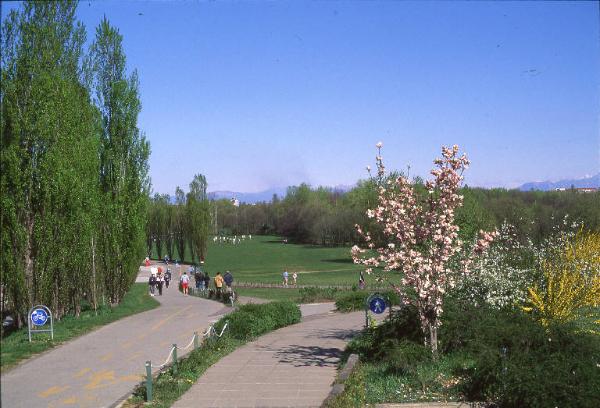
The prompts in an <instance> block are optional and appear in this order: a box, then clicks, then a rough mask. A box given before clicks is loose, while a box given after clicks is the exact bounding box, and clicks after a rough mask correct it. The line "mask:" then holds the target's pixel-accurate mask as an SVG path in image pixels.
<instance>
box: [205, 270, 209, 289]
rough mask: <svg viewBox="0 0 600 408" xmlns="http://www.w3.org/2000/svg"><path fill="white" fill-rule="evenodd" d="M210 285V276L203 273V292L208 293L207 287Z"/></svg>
mask: <svg viewBox="0 0 600 408" xmlns="http://www.w3.org/2000/svg"><path fill="white" fill-rule="evenodd" d="M209 285H210V275H209V274H208V272H205V273H204V290H205V291H206V292H207V293H208V286H209Z"/></svg>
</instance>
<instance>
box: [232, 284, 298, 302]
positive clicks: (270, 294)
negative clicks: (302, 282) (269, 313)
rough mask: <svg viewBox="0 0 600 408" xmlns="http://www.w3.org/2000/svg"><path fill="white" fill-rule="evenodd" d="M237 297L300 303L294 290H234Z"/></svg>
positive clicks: (296, 291)
mask: <svg viewBox="0 0 600 408" xmlns="http://www.w3.org/2000/svg"><path fill="white" fill-rule="evenodd" d="M235 292H236V293H237V294H238V296H250V297H254V298H259V299H267V300H290V301H292V302H299V301H300V293H299V291H298V289H296V288H289V289H273V288H239V287H238V288H235Z"/></svg>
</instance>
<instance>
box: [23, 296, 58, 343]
mask: <svg viewBox="0 0 600 408" xmlns="http://www.w3.org/2000/svg"><path fill="white" fill-rule="evenodd" d="M48 320H50V328H49V329H38V327H43V326H44V325H45V324H46V323H48ZM27 328H28V331H29V342H30V343H31V333H43V332H50V338H51V339H52V340H54V318H53V317H52V312H51V311H50V308H48V307H47V306H44V305H37V306H34V307H32V308H31V309H29V313H28V314H27Z"/></svg>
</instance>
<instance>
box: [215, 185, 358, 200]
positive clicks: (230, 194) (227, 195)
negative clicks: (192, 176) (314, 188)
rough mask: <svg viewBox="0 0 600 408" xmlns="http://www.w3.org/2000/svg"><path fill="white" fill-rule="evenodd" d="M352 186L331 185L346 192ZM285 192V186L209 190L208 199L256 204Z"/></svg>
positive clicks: (280, 196) (283, 195) (283, 194)
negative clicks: (257, 188) (262, 189)
mask: <svg viewBox="0 0 600 408" xmlns="http://www.w3.org/2000/svg"><path fill="white" fill-rule="evenodd" d="M353 188H354V186H347V185H341V184H340V185H337V186H335V187H332V189H333V190H334V191H340V192H346V191H350V190H352V189H353ZM286 193H287V187H276V188H271V189H268V190H265V191H259V192H257V193H242V192H239V191H210V192H209V193H208V199H209V200H222V199H226V200H230V199H232V198H235V199H236V200H238V201H239V202H240V203H246V204H256V203H262V202H270V201H271V200H272V199H273V195H274V194H277V197H279V198H280V199H281V198H284V197H285V195H286Z"/></svg>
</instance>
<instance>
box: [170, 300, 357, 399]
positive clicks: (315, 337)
mask: <svg viewBox="0 0 600 408" xmlns="http://www.w3.org/2000/svg"><path fill="white" fill-rule="evenodd" d="M301 309H302V312H303V313H302V314H303V321H302V322H301V323H298V324H295V325H293V326H288V327H285V328H282V329H279V330H276V331H274V332H272V333H269V334H267V335H264V336H262V337H260V338H258V339H257V340H255V341H253V342H252V343H249V344H246V345H245V346H243V347H241V348H239V349H237V350H235V351H234V352H233V353H231V354H229V355H228V356H226V357H224V358H222V359H221V360H220V361H219V362H217V363H216V364H215V365H213V366H212V367H210V368H209V369H208V370H207V371H206V372H205V373H204V375H203V376H202V377H200V378H199V379H198V381H197V382H196V383H195V384H194V385H193V386H192V388H190V390H189V391H188V392H187V393H186V394H184V395H183V396H182V397H181V398H180V399H179V400H178V401H177V402H176V403H175V404H174V405H173V407H174V408H192V407H228V408H234V407H320V406H321V404H322V403H323V401H324V400H325V398H327V395H328V394H329V392H330V390H331V388H332V384H333V382H334V380H335V377H336V375H337V366H338V363H339V361H340V357H341V354H342V351H343V350H344V348H345V346H346V344H347V342H348V341H349V340H350V339H351V338H352V337H354V336H355V335H357V334H358V333H359V332H360V330H361V329H362V328H363V327H364V323H365V314H364V312H354V313H344V314H342V313H334V312H333V311H332V309H333V304H331V303H326V304H317V305H302V306H301Z"/></svg>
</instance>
